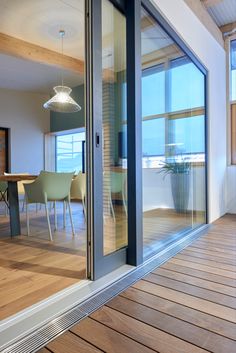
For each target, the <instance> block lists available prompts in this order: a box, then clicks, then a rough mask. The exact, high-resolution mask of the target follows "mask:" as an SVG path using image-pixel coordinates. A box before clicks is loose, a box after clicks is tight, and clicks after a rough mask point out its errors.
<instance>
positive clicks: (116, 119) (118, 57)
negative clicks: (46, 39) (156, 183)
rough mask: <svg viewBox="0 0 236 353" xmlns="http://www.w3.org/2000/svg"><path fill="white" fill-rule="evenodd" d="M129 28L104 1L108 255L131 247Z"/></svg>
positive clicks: (105, 232)
mask: <svg viewBox="0 0 236 353" xmlns="http://www.w3.org/2000/svg"><path fill="white" fill-rule="evenodd" d="M125 49H126V25H125V17H124V16H123V15H122V14H121V13H120V12H119V11H118V10H117V9H116V8H115V7H114V6H113V5H112V4H111V2H110V1H108V0H103V1H102V69H103V85H102V88H103V107H102V110H103V121H102V123H103V234H104V254H105V255H106V254H109V253H111V252H113V251H115V250H117V249H119V248H121V247H124V246H126V245H127V192H126V187H127V169H126V165H127V163H126V160H125V158H126V157H127V153H126V142H125V140H126V131H127V130H126V128H125V127H124V121H126V119H127V118H126V102H125V100H126V84H125V83H126V50H125Z"/></svg>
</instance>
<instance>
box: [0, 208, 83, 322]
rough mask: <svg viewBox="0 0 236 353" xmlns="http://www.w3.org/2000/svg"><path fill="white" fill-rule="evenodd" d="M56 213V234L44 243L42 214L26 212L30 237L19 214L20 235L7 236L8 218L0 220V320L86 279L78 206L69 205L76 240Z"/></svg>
mask: <svg viewBox="0 0 236 353" xmlns="http://www.w3.org/2000/svg"><path fill="white" fill-rule="evenodd" d="M57 209H58V230H57V231H55V232H53V242H50V241H49V239H48V229H47V222H46V219H45V212H44V210H43V209H42V210H39V211H38V212H37V213H36V211H35V207H32V210H31V212H30V230H31V236H30V237H27V236H26V219H25V213H21V225H22V235H21V236H17V237H13V238H11V237H10V236H9V234H10V229H9V219H8V216H7V217H5V216H3V215H1V216H0V247H1V252H0V320H3V319H5V318H7V317H8V316H10V315H13V314H15V313H17V312H18V311H20V310H22V309H25V308H27V307H29V306H31V305H33V304H35V303H37V302H39V301H41V300H43V299H46V298H47V297H49V296H51V295H53V294H55V293H57V292H58V291H60V290H62V289H65V288H66V287H68V286H70V285H73V284H75V283H78V282H79V281H80V280H81V279H85V276H86V271H85V269H86V224H85V221H84V216H83V211H82V206H81V204H80V203H77V204H73V220H74V225H75V231H76V236H75V237H73V236H72V232H71V226H70V221H69V217H67V223H66V228H65V229H63V225H62V219H63V216H62V208H60V207H57ZM50 220H51V225H52V229H53V223H54V222H53V220H54V218H53V212H51V215H50Z"/></svg>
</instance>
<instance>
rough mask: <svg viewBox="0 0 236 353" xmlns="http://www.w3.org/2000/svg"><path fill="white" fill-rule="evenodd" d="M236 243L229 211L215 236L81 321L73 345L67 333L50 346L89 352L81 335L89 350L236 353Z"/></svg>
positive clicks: (213, 230) (211, 233)
mask: <svg viewBox="0 0 236 353" xmlns="http://www.w3.org/2000/svg"><path fill="white" fill-rule="evenodd" d="M162 227H163V232H164V230H165V224H163V225H162ZM163 234H164V233H163ZM235 241H236V216H232V215H226V216H225V217H223V218H222V219H220V220H217V221H216V222H215V223H214V225H213V227H212V228H211V229H210V231H209V232H208V234H206V235H204V236H202V237H201V238H200V239H198V240H197V241H195V242H194V243H193V244H191V246H189V247H188V248H187V249H184V250H183V251H182V252H180V253H179V254H177V255H176V256H175V257H174V258H172V259H170V260H169V261H168V262H166V263H164V264H163V265H162V266H161V267H159V268H157V269H155V270H154V271H153V272H152V273H150V274H149V275H147V276H145V277H144V278H143V279H142V280H140V281H138V282H137V283H135V284H134V285H133V286H131V287H130V288H128V289H126V290H125V291H124V292H123V293H121V294H120V295H119V296H117V297H115V298H114V299H112V300H111V301H110V302H108V303H107V304H106V305H105V306H103V307H102V308H101V309H99V310H97V311H96V312H94V313H93V314H92V315H90V317H89V318H87V319H84V320H82V321H81V322H80V323H79V324H77V325H76V326H74V327H73V328H72V329H71V330H70V332H69V334H70V335H72V334H73V340H74V341H73V342H72V339H71V338H70V344H71V347H70V345H69V344H66V341H65V340H64V336H65V335H62V336H60V337H59V338H57V339H56V340H55V343H53V342H51V343H50V344H49V345H48V346H47V347H48V349H49V350H50V351H51V352H52V353H67V352H72V353H74V352H80V351H81V352H83V350H80V349H79V348H78V347H79V346H78V345H77V343H76V339H79V342H80V345H82V347H83V345H87V344H90V345H91V347H92V348H93V349H98V350H100V351H103V352H109V353H121V352H122V353H123V352H125V353H126V352H127V353H146V352H147V353H151V352H160V353H204V352H212V353H226V352H227V353H228V352H229V353H233V352H236V310H235V308H236V260H235V259H236V257H235V255H236V246H235V245H236V243H235ZM234 244H235V245H234ZM67 335H68V333H67ZM67 339H68V338H67ZM58 340H60V342H57V341H58ZM53 345H54V346H53ZM55 347H56V348H55ZM64 347H65V348H64ZM68 347H70V350H68ZM56 349H58V350H56ZM63 349H64V350H63ZM88 352H89V351H88ZM41 353H48V352H47V351H46V352H41Z"/></svg>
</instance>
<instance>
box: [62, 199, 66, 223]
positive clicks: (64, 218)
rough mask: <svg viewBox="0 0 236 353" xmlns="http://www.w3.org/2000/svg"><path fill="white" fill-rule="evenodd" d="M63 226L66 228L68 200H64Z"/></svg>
mask: <svg viewBox="0 0 236 353" xmlns="http://www.w3.org/2000/svg"><path fill="white" fill-rule="evenodd" d="M63 227H64V228H66V201H63Z"/></svg>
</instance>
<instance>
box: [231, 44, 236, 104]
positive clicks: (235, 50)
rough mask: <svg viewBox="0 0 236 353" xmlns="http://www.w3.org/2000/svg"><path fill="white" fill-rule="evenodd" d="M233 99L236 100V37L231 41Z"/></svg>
mask: <svg viewBox="0 0 236 353" xmlns="http://www.w3.org/2000/svg"><path fill="white" fill-rule="evenodd" d="M230 63H231V65H230V66H231V101H236V39H235V40H232V42H231V50H230Z"/></svg>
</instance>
